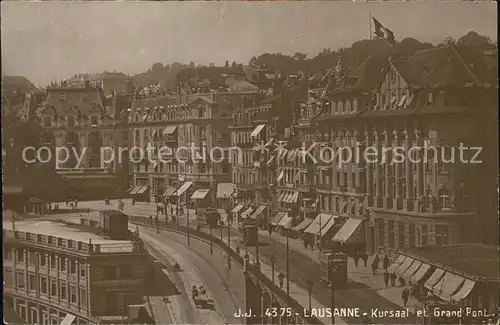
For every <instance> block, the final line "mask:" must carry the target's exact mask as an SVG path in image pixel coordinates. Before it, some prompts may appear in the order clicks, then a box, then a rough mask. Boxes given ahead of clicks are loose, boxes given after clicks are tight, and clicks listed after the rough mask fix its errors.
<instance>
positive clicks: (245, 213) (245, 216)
mask: <svg viewBox="0 0 500 325" xmlns="http://www.w3.org/2000/svg"><path fill="white" fill-rule="evenodd" d="M252 212H253V208H252V207H249V208H248V209H246V210H245V211H244V212H243V213H242V214H241V217H242V218H247V217H248V215H249V214H250V213H252Z"/></svg>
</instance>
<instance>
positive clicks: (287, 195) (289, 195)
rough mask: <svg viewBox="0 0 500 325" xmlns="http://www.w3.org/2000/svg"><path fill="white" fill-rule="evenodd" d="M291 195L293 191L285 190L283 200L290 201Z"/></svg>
mask: <svg viewBox="0 0 500 325" xmlns="http://www.w3.org/2000/svg"><path fill="white" fill-rule="evenodd" d="M292 197H293V192H287V193H286V195H285V197H284V198H283V202H285V203H291V201H290V200H291V199H292Z"/></svg>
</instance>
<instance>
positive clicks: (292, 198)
mask: <svg viewBox="0 0 500 325" xmlns="http://www.w3.org/2000/svg"><path fill="white" fill-rule="evenodd" d="M298 199H299V192H292V195H291V196H290V198H289V199H288V203H297V200H298Z"/></svg>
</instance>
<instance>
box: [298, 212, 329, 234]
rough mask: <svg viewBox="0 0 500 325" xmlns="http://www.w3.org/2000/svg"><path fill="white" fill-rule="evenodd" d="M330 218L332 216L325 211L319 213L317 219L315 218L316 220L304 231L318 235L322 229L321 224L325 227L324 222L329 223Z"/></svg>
mask: <svg viewBox="0 0 500 325" xmlns="http://www.w3.org/2000/svg"><path fill="white" fill-rule="evenodd" d="M330 218H331V217H330V216H329V215H327V214H324V213H320V214H318V216H317V217H316V219H314V221H313V222H311V224H310V225H309V227H307V229H306V230H304V233H306V234H311V235H316V234H317V233H318V232H319V230H320V225H321V228H323V224H325V223H327V222H328V220H330Z"/></svg>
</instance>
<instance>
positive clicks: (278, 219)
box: [271, 211, 286, 226]
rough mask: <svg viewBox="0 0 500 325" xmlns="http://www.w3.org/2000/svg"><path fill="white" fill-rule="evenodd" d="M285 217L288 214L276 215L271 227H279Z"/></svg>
mask: <svg viewBox="0 0 500 325" xmlns="http://www.w3.org/2000/svg"><path fill="white" fill-rule="evenodd" d="M285 215H286V212H283V211H280V212H278V213H276V215H275V216H274V217H273V219H272V220H271V225H273V226H277V225H278V223H279V222H280V221H281V219H283V217H284V216H285Z"/></svg>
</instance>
